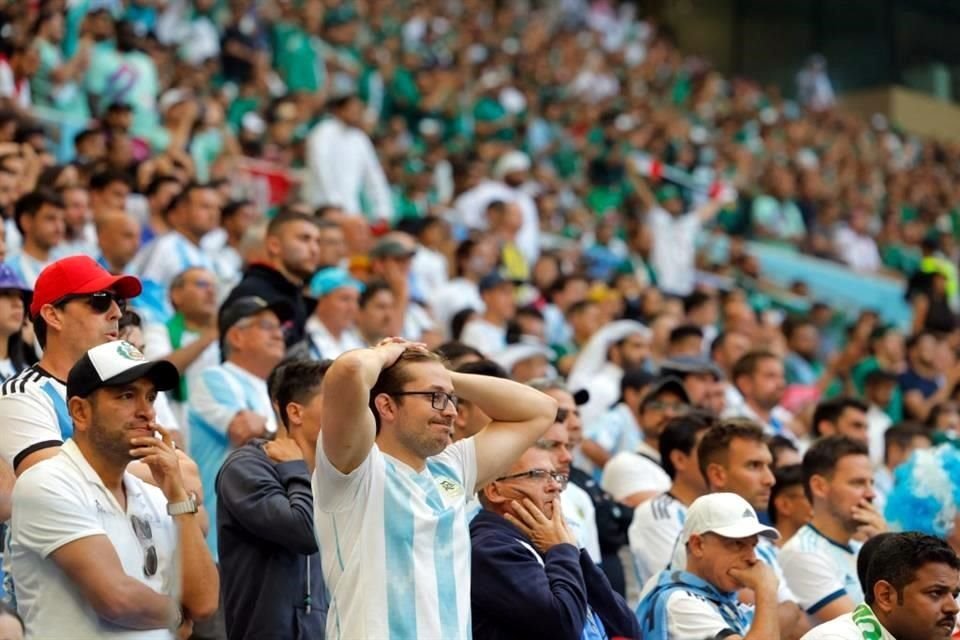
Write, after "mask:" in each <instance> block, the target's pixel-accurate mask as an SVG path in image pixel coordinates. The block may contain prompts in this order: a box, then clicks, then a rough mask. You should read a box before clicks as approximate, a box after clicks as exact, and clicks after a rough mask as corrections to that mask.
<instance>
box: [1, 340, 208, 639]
mask: <svg viewBox="0 0 960 640" xmlns="http://www.w3.org/2000/svg"><path fill="white" fill-rule="evenodd" d="M178 381H179V377H178V375H177V370H176V367H174V366H173V365H172V364H170V363H169V362H166V361H156V362H148V361H146V360H145V359H144V357H143V355H142V354H141V353H140V352H139V351H138V350H137V349H136V348H135V347H133V346H132V345H130V344H129V343H127V342H123V341H112V342H108V343H106V344H102V345H100V346H98V347H94V348H93V349H90V350H89V351H88V352H87V353H86V355H84V357H82V358H81V359H80V360H79V361H78V362H77V364H76V365H74V366H73V368H72V369H71V370H70V374H69V376H68V378H67V396H68V398H69V411H70V417H71V418H72V420H73V424H74V432H73V437H72V438H70V439H68V440H67V441H66V442H64V443H63V445H62V446H61V447H60V448H59V451H58V453H57V454H56V455H55V456H53V457H52V458H49V459H47V460H45V461H43V462H42V463H39V464H36V465H33V466H32V467H30V468H29V469H27V470H26V471H25V472H24V473H23V474H22V475H21V476H20V478H19V480H18V481H17V484H16V487H15V488H14V493H13V503H14V509H13V518H12V520H11V532H12V533H11V544H10V566H11V570H12V574H13V578H14V583H15V586H16V596H17V602H18V608H19V611H20V612H21V613H22V614H23V617H24V620H25V622H26V627H27V630H28V633H27V637H28V638H74V639H77V640H82V639H87V638H89V639H90V640H100V639H102V638H138V639H140V638H147V639H150V638H158V639H159V638H164V639H169V638H172V637H173V634H172V630H173V629H180V631H181V632H187V631H188V630H189V626H190V621H191V620H199V619H203V618H206V617H208V616H210V615H212V614H213V613H214V612H215V611H216V609H217V599H218V592H219V579H218V576H217V569H216V566H215V565H214V563H213V559H212V558H211V556H210V553H209V552H208V551H207V548H206V545H205V544H204V540H203V532H202V531H201V529H200V525H199V522H198V519H197V515H196V514H197V504H196V502H195V501H194V499H193V498H192V497H191V496H190V494H189V493H188V492H187V490H186V488H185V487H184V483H183V478H182V477H181V475H180V466H179V459H178V458H177V455H176V452H175V450H174V448H173V445H172V441H171V439H170V434H169V432H168V431H167V430H166V429H164V428H163V427H162V426H160V425H158V424H157V423H156V422H155V418H156V414H155V413H154V410H153V402H154V400H155V399H156V397H157V393H159V392H160V391H166V390H169V389H172V388H173V387H174V386H176V384H177V382H178ZM158 435H159V437H157V436H158ZM133 460H139V461H141V462H142V463H144V464H145V465H146V466H147V467H148V468H149V469H150V471H151V473H152V475H153V478H154V480H155V481H156V483H157V486H156V487H154V486H151V485H148V484H146V483H145V482H143V481H142V480H140V479H138V478H137V477H136V476H134V475H132V474H131V473H129V472H128V470H127V468H128V466H129V464H130V462H131V461H133Z"/></svg>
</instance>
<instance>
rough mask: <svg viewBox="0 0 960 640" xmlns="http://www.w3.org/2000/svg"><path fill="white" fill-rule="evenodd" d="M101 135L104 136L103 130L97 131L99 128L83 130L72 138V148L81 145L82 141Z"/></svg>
mask: <svg viewBox="0 0 960 640" xmlns="http://www.w3.org/2000/svg"><path fill="white" fill-rule="evenodd" d="M102 135H104V132H103V129H99V128H89V129H84V130H83V131H81V132H80V133H78V134H77V135H75V136H73V146H74V148H76V147H79V146H80V145H81V144H83V142H84V140H86V139H87V138H90V137H92V136H102Z"/></svg>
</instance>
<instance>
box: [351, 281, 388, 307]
mask: <svg viewBox="0 0 960 640" xmlns="http://www.w3.org/2000/svg"><path fill="white" fill-rule="evenodd" d="M381 291H390V292H391V293H392V292H393V289H391V288H390V285H389V284H387V283H386V282H385V281H383V280H371V281H370V282H368V283H367V284H366V286H365V287H364V288H363V291H361V292H360V299H359V301H358V304H359V305H360V308H361V309H363V308H364V307H366V306H367V303H368V302H370V300H372V299H373V297H374V296H375V295H377V294H378V293H380V292H381Z"/></svg>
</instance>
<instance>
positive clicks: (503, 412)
mask: <svg viewBox="0 0 960 640" xmlns="http://www.w3.org/2000/svg"><path fill="white" fill-rule="evenodd" d="M450 375H451V376H452V378H453V386H454V389H455V390H456V393H457V395H458V396H460V397H462V398H463V399H464V400H468V401H470V402H472V403H473V404H475V405H477V406H478V407H479V408H480V410H481V411H483V412H484V413H485V414H487V416H489V417H490V419H491V420H493V421H495V422H526V421H528V420H533V419H534V418H539V417H541V416H543V415H544V414H545V413H548V412H556V404H555V401H554V400H553V399H552V398H551V397H550V396H548V395H546V394H545V393H541V392H540V391H537V390H536V389H534V388H533V387H528V386H526V385H523V384H520V383H518V382H513V381H512V380H504V379H501V378H493V377H491V376H480V375H474V374H469V373H457V372H452V373H451V374H450ZM551 417H553V416H551Z"/></svg>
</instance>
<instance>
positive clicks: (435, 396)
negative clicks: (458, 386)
mask: <svg viewBox="0 0 960 640" xmlns="http://www.w3.org/2000/svg"><path fill="white" fill-rule="evenodd" d="M387 395H391V396H430V406H432V407H433V408H434V409H436V410H437V411H443V410H444V409H446V408H447V405H449V404H453V408H454V409H456V408H457V405H458V404H459V403H460V398H458V397H457V395H456V394H454V393H447V392H446V391H395V392H394V393H390V394H387Z"/></svg>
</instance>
